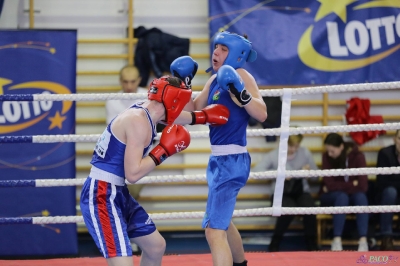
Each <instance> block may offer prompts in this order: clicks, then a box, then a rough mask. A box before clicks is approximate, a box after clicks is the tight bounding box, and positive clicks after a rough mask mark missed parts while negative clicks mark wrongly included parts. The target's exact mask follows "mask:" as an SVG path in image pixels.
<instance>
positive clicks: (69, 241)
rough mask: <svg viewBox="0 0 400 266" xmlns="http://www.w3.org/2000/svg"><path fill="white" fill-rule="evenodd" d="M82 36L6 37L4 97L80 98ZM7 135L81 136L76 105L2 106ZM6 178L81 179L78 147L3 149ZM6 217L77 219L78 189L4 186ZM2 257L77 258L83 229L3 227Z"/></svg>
mask: <svg viewBox="0 0 400 266" xmlns="http://www.w3.org/2000/svg"><path fill="white" fill-rule="evenodd" d="M76 36H77V34H76V31H75V30H8V31H0V62H1V64H0V94H38V93H41V94H69V93H75V92H76V43H77V37H76ZM0 105H1V108H0V135H1V136H21V135H57V134H74V133H75V103H74V102H67V101H64V102H63V101H54V102H53V101H41V102H38V101H33V102H28V101H21V102H12V101H9V102H0ZM0 172H1V175H0V178H1V180H25V179H26V180H33V179H65V178H75V144H74V143H51V144H0ZM0 195H1V204H0V217H35V216H71V215H76V208H75V206H76V200H75V187H49V188H0ZM0 239H1V240H0V256H24V255H26V256H36V255H46V256H47V255H49V256H52V255H59V254H65V255H67V254H77V253H78V247H77V244H78V243H77V229H76V224H49V225H0Z"/></svg>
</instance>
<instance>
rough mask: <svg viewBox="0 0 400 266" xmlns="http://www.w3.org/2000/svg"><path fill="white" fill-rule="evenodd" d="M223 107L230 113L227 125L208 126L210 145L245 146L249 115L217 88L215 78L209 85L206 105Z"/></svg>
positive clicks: (226, 92) (222, 90)
mask: <svg viewBox="0 0 400 266" xmlns="http://www.w3.org/2000/svg"><path fill="white" fill-rule="evenodd" d="M216 103H218V104H222V105H225V106H226V107H227V108H228V109H229V112H230V115H229V119H228V123H226V124H225V125H222V126H216V127H213V126H210V142H211V145H228V144H236V145H240V146H246V145H247V140H246V130H247V124H248V121H249V118H250V115H249V114H248V113H247V111H246V109H244V107H239V106H237V105H236V104H235V103H234V102H233V100H232V99H231V96H230V94H229V92H228V91H226V90H224V89H222V88H220V87H219V85H218V83H217V79H216V78H215V79H214V80H213V82H212V83H211V85H210V93H209V95H208V104H216Z"/></svg>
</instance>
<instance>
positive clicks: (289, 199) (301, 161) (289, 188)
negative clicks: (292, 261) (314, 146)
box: [253, 134, 318, 252]
mask: <svg viewBox="0 0 400 266" xmlns="http://www.w3.org/2000/svg"><path fill="white" fill-rule="evenodd" d="M302 140H303V135H301V134H298V135H291V136H289V140H288V153H287V162H286V169H287V170H310V169H311V170H317V169H318V167H317V166H316V165H315V162H314V159H313V157H312V155H311V152H310V151H309V150H308V149H307V148H305V147H301V146H300V143H301V141H302ZM278 158H279V149H274V150H272V151H270V152H269V153H267V154H266V156H265V157H264V158H263V159H262V161H261V162H260V163H258V164H257V165H256V167H255V168H254V169H253V171H255V172H258V171H267V170H277V169H278ZM273 187H275V184H274V185H273ZM282 207H315V200H314V199H313V198H312V196H311V194H310V186H309V184H308V180H307V179H305V178H287V179H286V180H285V186H284V190H283V197H282ZM294 217H295V216H294V215H282V216H279V217H278V218H277V220H276V224H275V229H274V233H273V236H272V240H271V244H270V245H269V251H271V252H274V251H279V245H280V243H281V241H282V238H283V235H284V233H285V231H286V230H287V229H288V227H289V225H290V223H291V222H292V220H293V218H294ZM303 225H304V234H305V237H306V245H307V250H309V251H313V250H318V247H317V239H316V238H317V237H316V235H317V232H316V228H317V221H316V216H315V215H304V216H303Z"/></svg>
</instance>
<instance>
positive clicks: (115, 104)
mask: <svg viewBox="0 0 400 266" xmlns="http://www.w3.org/2000/svg"><path fill="white" fill-rule="evenodd" d="M141 79H142V78H141V77H140V74H139V70H138V69H137V67H136V66H133V65H127V66H124V67H123V68H122V69H121V70H120V72H119V82H120V84H121V87H122V91H121V93H147V89H146V88H142V87H139V84H140V81H141ZM146 98H147V97H144V98H143V99H142V100H144V99H146ZM142 100H141V99H137V100H108V101H107V102H106V113H107V124H109V123H110V122H111V120H113V118H114V117H116V116H117V115H118V114H119V113H121V112H122V111H124V110H125V109H127V108H128V107H130V106H131V105H132V104H134V103H136V102H138V101H142Z"/></svg>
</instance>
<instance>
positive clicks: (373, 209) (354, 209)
mask: <svg viewBox="0 0 400 266" xmlns="http://www.w3.org/2000/svg"><path fill="white" fill-rule="evenodd" d="M397 88H400V82H380V83H363V84H345V85H333V86H315V87H304V88H296V89H290V90H291V94H293V95H299V94H312V93H332V92H348V91H367V90H388V89H397ZM284 91H285V90H278V89H275V90H261V91H260V93H261V95H262V96H282V95H283V93H284ZM198 93H200V92H193V96H194V97H195V96H196V95H197V94H198ZM145 98H147V95H146V94H144V93H140V94H139V93H136V94H132V93H108V94H34V95H33V100H34V101H50V100H52V101H101V100H113V99H145ZM395 129H400V123H382V124H366V125H339V126H321V127H297V128H287V127H286V128H284V129H282V128H276V129H252V130H247V131H246V134H247V136H250V137H257V136H266V135H267V136H270V135H273V136H278V135H281V134H282V131H284V132H285V134H288V135H296V134H307V133H328V132H355V131H371V130H395ZM160 135H161V133H159V134H158V135H157V138H159V137H160ZM99 136H100V135H99V134H96V135H80V136H79V135H52V136H49V135H41V136H33V137H32V143H50V142H96V141H97V139H98V138H99ZM208 136H209V132H206V131H205V132H191V137H192V138H205V137H208ZM397 173H400V167H387V168H351V169H334V170H296V171H285V177H294V178H309V177H321V176H343V175H349V176H350V175H368V174H372V175H373V174H375V175H376V174H397ZM276 176H277V171H267V172H257V173H250V179H273V178H276ZM84 180H86V179H64V180H63V179H45V180H36V187H49V186H60V185H61V186H64V185H81V184H83V182H84ZM204 180H206V178H205V175H192V176H171V175H169V176H147V177H144V178H143V179H141V180H140V181H138V182H137V184H147V183H160V182H182V181H185V182H187V181H204ZM382 212H390V213H393V212H400V206H346V207H307V208H302V207H296V208H287V207H281V208H280V210H279V215H280V214H282V215H297V214H338V213H382ZM273 213H274V212H273V208H258V209H246V210H235V211H234V213H233V217H243V216H265V215H273ZM150 216H151V218H152V219H155V220H158V219H187V218H199V219H200V218H203V216H204V212H172V213H157V214H150ZM32 221H33V223H34V224H46V223H78V222H83V218H82V216H56V217H33V218H32Z"/></svg>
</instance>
